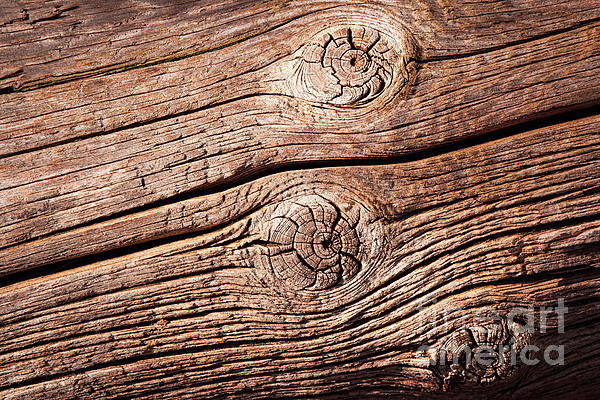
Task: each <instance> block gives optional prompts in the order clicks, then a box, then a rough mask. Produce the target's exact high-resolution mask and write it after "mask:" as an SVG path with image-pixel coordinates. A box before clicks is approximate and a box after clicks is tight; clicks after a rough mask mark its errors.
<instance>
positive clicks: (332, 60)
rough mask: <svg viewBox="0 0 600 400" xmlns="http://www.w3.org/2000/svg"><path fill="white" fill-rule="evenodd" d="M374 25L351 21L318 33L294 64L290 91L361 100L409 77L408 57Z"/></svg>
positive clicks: (323, 99)
mask: <svg viewBox="0 0 600 400" xmlns="http://www.w3.org/2000/svg"><path fill="white" fill-rule="evenodd" d="M392 42H394V41H393V40H391V39H390V38H386V37H385V34H384V33H382V32H379V31H378V30H376V29H373V28H370V27H366V26H359V25H352V26H343V27H338V28H334V29H330V30H327V31H325V32H321V33H320V34H319V35H317V36H316V38H315V39H313V41H312V42H310V43H309V44H307V45H306V46H305V47H304V48H303V49H302V51H301V52H300V54H299V56H298V57H297V60H296V63H295V65H294V71H293V75H292V79H291V81H290V83H291V85H292V91H293V93H294V94H295V95H296V96H298V97H301V98H304V99H307V100H311V101H315V102H320V103H330V104H335V105H338V106H357V105H361V104H365V103H368V102H370V101H371V100H373V99H374V98H376V97H377V96H379V95H380V94H382V93H383V92H384V91H386V89H389V88H390V87H392V86H396V88H397V89H399V88H400V87H402V86H403V85H404V84H405V83H406V82H407V80H408V70H407V68H406V60H407V57H403V55H402V53H403V50H402V49H400V48H399V46H394V45H392V44H391V43H392Z"/></svg>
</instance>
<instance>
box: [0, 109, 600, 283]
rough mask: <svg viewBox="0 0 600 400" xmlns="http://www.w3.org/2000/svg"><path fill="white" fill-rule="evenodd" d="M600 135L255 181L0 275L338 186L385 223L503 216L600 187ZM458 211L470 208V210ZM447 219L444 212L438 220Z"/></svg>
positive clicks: (27, 259) (40, 251)
mask: <svg viewBox="0 0 600 400" xmlns="http://www.w3.org/2000/svg"><path fill="white" fill-rule="evenodd" d="M599 133H600V117H598V116H592V117H587V118H582V119H580V120H576V121H574V122H566V123H562V124H557V125H553V126H550V127H547V128H543V129H539V130H534V131H531V132H526V133H523V134H520V135H517V136H514V137H510V138H509V139H504V140H498V141H493V142H490V143H485V144H481V145H478V146H475V147H471V148H467V149H466V150H458V151H455V152H452V153H449V154H442V155H438V156H435V157H425V158H423V159H421V160H416V161H411V162H407V163H403V164H399V165H397V166H392V167H384V166H381V167H372V168H368V169H365V168H364V167H344V168H334V169H327V170H322V169H317V170H314V171H311V170H310V169H308V170H305V171H303V172H301V173H291V174H288V175H284V176H285V178H284V177H280V176H281V175H276V179H273V178H272V177H267V178H261V179H258V180H257V181H253V182H250V183H248V184H245V185H242V186H240V187H234V188H232V189H230V190H228V191H226V192H220V191H216V192H215V193H214V194H211V195H207V196H200V197H194V198H191V199H188V200H184V201H181V202H175V203H173V204H167V205H163V206H160V207H157V208H152V209H149V210H145V211H141V212H138V213H134V214H127V215H125V216H122V217H120V218H116V219H109V220H107V221H103V222H99V223H96V224H92V225H88V226H84V227H81V228H77V229H73V230H67V231H65V232H62V233H57V234H54V235H50V236H49V237H46V238H41V239H39V240H34V241H30V242H27V243H24V244H22V245H16V246H10V247H6V248H4V249H0V259H2V260H3V263H2V266H1V267H0V275H6V274H11V273H15V272H19V271H23V270H26V269H29V268H34V267H39V266H42V265H45V264H48V263H54V262H58V261H62V260H68V259H71V258H77V257H82V256H86V255H89V254H95V253H99V252H105V251H109V250H115V249H118V248H121V247H123V246H130V245H134V244H139V243H143V242H147V241H150V240H155V239H160V238H164V237H168V236H173V235H179V234H186V233H192V232H200V231H207V230H211V229H215V228H217V227H219V226H224V225H226V224H228V223H230V222H231V221H235V220H237V219H240V218H242V217H243V216H246V215H248V214H249V213H251V212H252V211H253V210H257V209H260V208H262V207H264V206H265V205H267V204H270V203H272V202H275V201H278V200H279V199H280V198H281V196H284V193H287V191H288V190H289V188H290V187H297V188H298V190H304V188H305V187H306V186H307V185H309V183H310V182H313V183H315V184H316V183H319V182H323V181H325V182H328V181H329V182H340V181H343V182H345V185H344V188H345V189H344V190H348V188H352V187H360V188H362V189H361V191H364V192H365V193H371V192H372V193H377V198H378V199H380V200H378V201H382V202H383V204H385V207H386V210H385V212H382V217H383V216H385V217H388V218H396V216H399V215H403V214H410V213H413V212H417V211H418V210H419V209H421V208H427V207H439V206H440V205H441V204H447V203H450V204H453V203H454V202H456V201H457V199H460V198H463V197H464V196H465V193H471V194H472V195H474V196H476V197H477V198H478V201H477V203H476V204H478V203H488V202H492V201H496V202H499V201H501V202H502V204H503V206H504V207H509V206H510V205H511V204H512V203H518V202H519V201H525V199H527V198H532V197H533V196H535V197H543V196H546V195H550V194H552V195H558V194H563V195H565V194H566V193H569V192H572V193H577V192H582V191H583V192H585V191H589V190H593V189H594V188H597V187H598V185H599V183H600V168H599V167H598V166H599V162H600V161H599V159H600V153H599V150H600V147H599V146H600V135H599ZM514 165H517V166H518V167H517V168H515V167H514ZM365 170H366V171H369V173H368V174H367V173H364V172H363V171H365ZM490 174H493V175H490ZM490 176H494V177H497V178H496V179H495V180H493V181H492V182H490ZM76 182H78V181H76ZM282 182H286V184H284V185H282ZM430 187H431V188H435V191H430V190H429V189H428V188H430ZM357 195H358V194H357ZM371 196H375V195H374V194H372V195H371ZM515 196H517V197H515ZM535 197H533V198H535ZM510 199H512V200H510ZM593 199H596V197H594V196H592V197H591V198H590V201H592V203H590V207H589V208H583V204H584V203H573V206H574V207H575V208H574V209H573V210H572V212H573V213H577V212H583V213H584V214H569V215H571V216H583V215H588V214H585V213H586V212H589V213H592V214H593V213H596V212H597V211H598V210H597V209H595V207H594V206H593V204H594V203H593V201H596V200H593ZM575 204H577V205H575ZM464 207H467V208H468V207H471V203H465V205H464ZM596 208H597V207H596ZM490 211H491V210H490ZM447 212H449V211H448V210H446V209H444V208H441V210H440V214H439V215H443V214H444V213H447ZM453 212H454V211H453ZM477 212H480V210H479V211H477ZM51 217H54V215H51ZM24 222H25V223H26V224H31V221H28V220H25V221H24Z"/></svg>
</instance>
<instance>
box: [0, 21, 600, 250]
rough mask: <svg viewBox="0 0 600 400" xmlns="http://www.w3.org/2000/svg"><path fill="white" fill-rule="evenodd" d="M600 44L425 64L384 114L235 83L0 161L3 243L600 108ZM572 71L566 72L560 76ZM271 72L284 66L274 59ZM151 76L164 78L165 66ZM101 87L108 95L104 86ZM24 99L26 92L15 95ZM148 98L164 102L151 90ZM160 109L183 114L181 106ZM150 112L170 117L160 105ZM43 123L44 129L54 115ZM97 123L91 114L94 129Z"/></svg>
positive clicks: (587, 37)
mask: <svg viewBox="0 0 600 400" xmlns="http://www.w3.org/2000/svg"><path fill="white" fill-rule="evenodd" d="M598 37H600V25H598V24H595V25H590V26H586V27H583V28H580V29H578V30H576V31H573V32H569V33H564V34H558V35H555V36H552V37H550V38H544V39H540V40H538V41H533V42H528V43H524V44H520V45H516V46H513V47H510V48H508V49H501V50H496V51H493V52H490V53H486V54H485V55H474V56H469V57H465V58H460V59H456V60H447V61H438V62H431V63H427V64H425V65H424V66H423V68H422V69H421V70H419V71H418V72H417V73H416V76H415V81H414V82H412V83H411V86H410V87H409V88H408V89H410V92H409V93H406V96H400V97H398V96H396V97H393V98H391V100H390V99H388V100H390V101H389V102H387V103H385V106H384V108H383V109H381V108H380V107H381V106H382V103H380V102H378V101H379V100H380V99H376V101H374V102H373V103H372V104H371V106H372V107H371V108H369V107H370V105H366V106H364V107H359V108H357V109H354V108H345V109H341V110H340V109H339V108H332V107H317V106H316V105H315V104H312V103H307V102H305V101H303V100H298V99H294V98H290V97H288V96H275V95H260V96H254V95H253V96H251V97H249V98H247V97H244V96H247V95H248V92H244V90H245V89H244V85H237V84H236V87H239V88H240V90H242V93H241V94H240V93H238V94H235V95H234V97H236V96H238V95H239V96H241V97H242V98H240V99H238V100H237V101H234V102H232V103H228V102H224V103H223V104H221V105H219V106H215V107H209V108H208V109H202V110H199V111H195V112H191V113H189V114H188V113H184V114H182V115H180V116H178V117H175V118H166V119H164V120H163V119H160V118H159V120H157V121H155V122H153V123H150V124H147V125H142V126H135V127H129V128H126V129H123V130H117V131H115V132H112V133H109V134H106V135H100V136H93V137H90V138H86V139H82V140H79V141H75V142H69V143H65V144H63V145H60V146H53V147H50V148H43V149H40V150H37V151H33V152H27V153H24V154H20V155H15V156H11V157H6V158H3V159H1V160H0V177H1V179H0V182H2V187H3V190H2V197H1V198H0V202H1V204H0V206H1V210H2V217H1V220H0V221H1V223H0V225H2V226H1V227H0V233H1V235H0V243H1V244H0V245H1V246H4V247H6V246H10V245H14V244H17V243H20V242H23V241H27V240H30V239H34V238H36V237H39V236H43V235H48V234H51V233H53V232H56V231H61V230H65V229H70V228H72V227H74V226H78V225H81V224H85V223H88V222H90V221H94V220H97V219H99V218H104V217H107V216H110V215H114V214H116V213H123V212H125V211H127V210H130V209H132V208H136V207H142V206H147V205H149V204H153V203H155V202H157V201H162V200H164V199H167V198H169V197H172V196H176V195H178V194H181V193H186V192H190V191H193V190H203V189H204V190H205V189H209V188H211V187H214V186H215V185H219V184H223V183H227V182H232V181H239V180H240V179H244V178H245V177H249V176H257V175H260V174H261V173H264V172H265V171H268V170H270V169H273V168H280V167H282V166H289V165H293V163H298V162H310V161H319V162H324V161H334V160H340V159H352V158H356V157H360V158H368V157H387V156H392V155H395V156H398V155H407V154H411V153H412V154H414V153H415V152H419V151H420V152H423V151H425V150H427V149H431V148H434V147H438V146H440V145H442V144H445V143H446V144H447V143H449V142H453V141H456V140H460V139H464V138H466V137H471V136H474V135H478V134H481V133H485V132H489V131H490V130H493V129H497V128H499V127H504V126H506V125H510V124H513V123H515V122H519V121H522V120H524V119H528V118H532V116H533V115H539V114H541V113H547V112H552V111H556V110H560V109H564V108H568V107H577V106H582V105H588V104H590V103H593V102H596V101H598V94H599V93H600V91H599V90H598V89H599V88H598V85H599V82H598V79H597V75H598V68H600V51H599V50H600V48H599V47H598V46H597V45H598V43H600V41H598V40H596V39H597V38H598ZM548 49H551V51H550V53H549V50H548ZM550 54H551V55H550ZM186 61H187V60H186ZM573 65H576V68H574V69H573V72H572V73H571V74H564V73H562V71H565V70H568V69H569V68H573V67H572V66H573ZM272 66H273V68H276V69H278V68H280V66H279V64H277V63H276V64H272ZM169 68H170V67H169ZM440 71H443V75H440ZM156 72H157V73H159V72H160V73H163V74H165V73H167V76H169V71H168V70H165V69H162V67H161V68H160V69H159V70H157V71H156ZM173 76H179V75H173ZM266 76H268V74H267V75H263V73H259V76H258V77H256V76H255V77H250V78H248V79H249V82H250V83H248V85H249V86H252V85H253V84H257V85H264V84H270V83H269V82H267V81H266V80H265V79H264V78H265V77H266ZM95 79H100V80H102V79H108V78H95ZM110 79H114V78H110ZM169 79H170V78H169ZM244 79H246V78H244ZM77 85H80V83H77ZM99 85H100V87H105V86H106V82H104V81H99ZM273 85H275V87H280V88H283V87H285V85H283V86H282V85H280V83H273ZM65 87H66V85H65V86H61V89H60V90H62V89H64V88H65ZM126 87H131V86H126ZM247 87H248V86H246V88H247ZM51 89H52V90H55V89H54V88H48V90H49V92H48V93H47V94H48V95H49V96H52V98H56V97H59V96H60V95H59V94H58V93H53V92H51V91H50V90H51ZM222 89H223V88H222V87H220V86H219V85H217V86H215V87H214V90H216V91H219V92H221V91H222ZM408 89H407V90H408ZM123 90H126V89H125V88H124V89H123ZM174 90H176V91H180V90H184V89H182V87H177V89H174ZM250 90H253V89H250ZM73 93H75V92H73ZM21 95H29V94H15V96H21ZM37 95H39V92H38V93H37ZM11 96H12V95H11ZM148 96H150V97H152V98H154V101H158V102H159V103H160V102H161V100H160V97H157V96H156V93H152V94H149V95H148ZM166 96H167V98H177V97H178V95H176V94H174V93H169V94H167V95H166ZM206 96H207V97H206V98H205V99H206V101H209V99H211V98H214V96H216V93H215V92H211V91H208V92H207V95H206ZM92 100H93V102H95V103H96V104H97V103H99V102H100V100H99V99H92ZM122 101H123V104H122V106H121V107H123V109H127V110H136V113H140V114H143V113H144V111H142V110H143V108H144V106H143V104H135V102H133V100H132V99H131V98H129V97H127V98H126V99H125V100H122ZM381 101H384V102H385V101H387V100H383V99H381ZM160 104H162V105H161V106H159V107H162V106H163V105H164V104H167V107H174V108H175V109H179V110H181V109H185V106H184V105H182V104H181V103H178V104H175V105H168V101H167V103H164V104H163V103H160ZM102 107H104V106H102ZM150 108H151V107H150ZM84 110H85V108H82V109H79V110H75V111H74V113H75V115H68V116H65V115H60V114H57V115H56V118H57V119H59V120H61V121H69V122H68V123H67V124H70V125H71V126H78V125H77V122H76V118H77V117H76V115H79V116H84V115H86V116H85V118H90V117H89V116H87V114H85V113H83V111H84ZM15 111H16V109H15ZM104 112H105V113H106V114H107V115H117V117H115V119H114V120H113V122H112V123H113V124H122V123H123V121H124V120H127V119H128V117H127V115H121V116H119V112H118V108H114V107H108V108H106V110H105V111H104ZM151 112H152V113H155V112H156V113H158V114H157V115H163V114H165V113H168V111H167V110H166V109H164V108H162V109H156V110H152V111H151ZM128 113H129V112H128ZM25 114H27V112H26V113H25ZM44 118H45V119H44V120H45V121H46V122H49V121H51V116H45V117H44ZM102 119H103V117H101V116H99V115H97V114H96V113H91V121H94V122H93V123H94V124H97V123H100V122H98V121H102ZM30 121H35V118H32V119H30ZM349 121H352V123H351V124H350V123H349ZM32 123H35V124H38V125H39V124H40V122H32ZM48 126H51V123H48ZM21 129H24V128H23V126H20V127H19V130H18V131H15V132H22V130H21ZM44 129H45V128H44ZM24 131H25V132H26V131H27V129H25V130H24ZM317 135H318V136H317ZM43 138H44V134H39V133H36V134H33V135H30V136H29V139H28V140H36V141H37V140H40V141H41V142H42V143H43V140H44V139H43ZM23 183H25V184H23Z"/></svg>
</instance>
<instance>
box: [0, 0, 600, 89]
mask: <svg viewBox="0 0 600 400" xmlns="http://www.w3.org/2000/svg"><path fill="white" fill-rule="evenodd" d="M369 3H370V4H369V5H368V6H367V5H365V4H361V2H359V1H343V2H342V1H294V2H288V1H281V0H280V1H260V2H259V1H220V2H216V3H215V2H212V1H206V0H205V1H197V2H191V1H187V0H176V1H169V2H167V3H165V2H152V1H146V2H135V1H131V0H122V1H119V2H117V3H115V2H114V1H95V2H89V1H81V0H73V1H70V2H68V4H65V3H64V2H61V1H54V0H53V1H45V2H39V1H9V0H3V1H2V2H1V3H0V9H2V11H3V12H2V15H0V34H1V35H2V36H1V37H2V41H1V42H0V89H2V88H3V89H11V88H12V89H21V88H35V87H36V85H44V84H48V83H53V82H61V81H65V80H69V79H77V78H81V77H85V76H90V75H94V74H99V73H106V72H110V71H115V70H119V69H123V68H128V67H129V68H130V67H132V66H138V65H140V64H148V63H153V62H157V61H160V60H169V59H172V58H174V57H185V56H188V55H191V54H195V53H199V52H207V51H211V50H213V49H215V48H220V47H223V46H227V45H230V44H232V43H235V42H239V41H242V40H247V39H248V38H251V37H254V36H257V35H260V34H261V33H263V32H265V31H269V30H270V29H273V28H274V27H277V26H280V25H283V24H286V23H287V22H289V21H293V20H294V19H298V18H301V17H304V18H307V19H313V20H319V19H320V20H323V19H324V18H327V17H324V16H323V15H322V14H323V13H325V12H327V10H331V9H337V11H336V12H338V13H340V14H350V13H356V11H355V10H356V9H359V8H362V9H363V10H365V9H367V10H368V14H370V15H372V16H376V17H378V18H381V17H382V16H384V15H393V16H394V17H395V18H398V19H399V20H401V21H403V22H404V23H405V24H406V25H408V26H410V27H411V30H412V31H413V32H414V33H415V35H417V36H419V37H420V38H422V39H421V40H422V42H423V54H424V56H426V57H446V56H452V55H458V54H466V53H469V52H474V51H480V50H482V49H490V48H494V47H499V46H504V45H506V44H508V43H513V42H518V41H523V40H527V39H530V38H532V37H536V36H542V35H546V34H549V33H551V32H555V31H559V30H564V29H569V28H571V27H573V26H576V25H578V24H581V23H585V22H586V21H590V20H593V19H597V18H600V12H599V11H598V5H599V4H598V2H597V1H583V0H579V1H574V0H573V1H568V2H560V3H558V4H557V3H556V2H555V1H510V2H508V1H500V2H469V3H460V2H439V1H434V0H421V1H418V2H411V3H405V2H398V1H377V2H369ZM369 8H370V10H369Z"/></svg>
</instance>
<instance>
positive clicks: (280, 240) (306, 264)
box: [269, 196, 361, 290]
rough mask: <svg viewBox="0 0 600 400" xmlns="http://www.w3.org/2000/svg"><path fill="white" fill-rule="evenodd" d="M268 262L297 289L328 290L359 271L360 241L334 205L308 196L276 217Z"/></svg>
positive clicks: (279, 275)
mask: <svg viewBox="0 0 600 400" xmlns="http://www.w3.org/2000/svg"><path fill="white" fill-rule="evenodd" d="M269 242H270V243H269V263H270V265H271V268H272V271H273V273H274V274H275V276H276V277H277V278H278V279H279V280H281V281H284V282H285V284H287V286H291V287H293V288H294V289H309V290H310V289H312V290H319V289H328V288H331V287H333V286H335V285H337V284H340V283H342V282H344V281H347V280H349V279H351V278H352V277H353V276H354V275H356V273H357V272H358V271H359V270H360V268H361V264H360V262H359V261H358V253H359V248H360V241H359V238H358V235H357V233H356V222H354V223H352V222H350V221H348V219H347V218H346V217H345V216H344V215H342V212H341V211H340V209H339V208H338V207H336V206H335V204H333V203H332V202H330V201H328V200H326V199H324V198H322V197H319V196H307V197H303V198H301V199H298V200H296V201H294V202H291V203H290V204H285V206H284V207H282V208H280V210H279V212H278V213H277V214H276V215H274V216H273V225H272V229H271V231H270V233H269Z"/></svg>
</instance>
